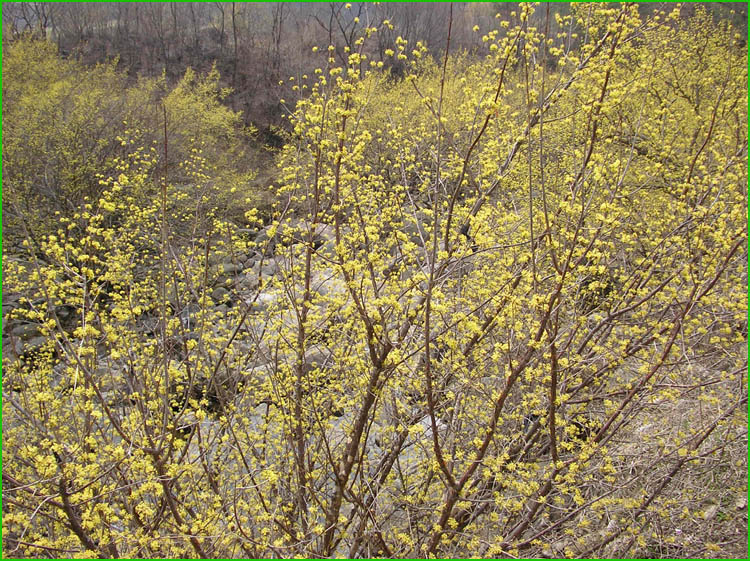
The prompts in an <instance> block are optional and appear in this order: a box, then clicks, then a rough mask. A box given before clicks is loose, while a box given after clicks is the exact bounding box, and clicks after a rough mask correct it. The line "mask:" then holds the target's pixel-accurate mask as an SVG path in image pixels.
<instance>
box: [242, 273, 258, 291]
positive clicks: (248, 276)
mask: <svg viewBox="0 0 750 561" xmlns="http://www.w3.org/2000/svg"><path fill="white" fill-rule="evenodd" d="M258 284H259V278H258V273H256V272H255V271H253V270H246V271H245V272H244V273H243V274H242V276H241V277H240V279H239V281H238V282H237V286H238V287H239V288H240V289H244V290H255V289H256V288H258Z"/></svg>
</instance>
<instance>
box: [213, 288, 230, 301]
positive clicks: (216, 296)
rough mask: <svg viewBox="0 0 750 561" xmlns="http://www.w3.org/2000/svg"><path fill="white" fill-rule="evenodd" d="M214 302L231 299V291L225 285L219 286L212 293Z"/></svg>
mask: <svg viewBox="0 0 750 561" xmlns="http://www.w3.org/2000/svg"><path fill="white" fill-rule="evenodd" d="M211 298H212V299H213V301H214V302H219V303H224V302H227V301H228V300H229V291H228V290H227V289H226V288H224V287H223V286H217V287H216V288H214V290H213V292H212V293H211Z"/></svg>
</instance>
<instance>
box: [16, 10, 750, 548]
mask: <svg viewBox="0 0 750 561" xmlns="http://www.w3.org/2000/svg"><path fill="white" fill-rule="evenodd" d="M534 10H537V14H536V17H535V18H533V21H539V13H538V11H539V10H544V8H543V7H542V8H539V7H538V6H537V7H535V6H533V5H531V4H522V5H520V7H519V9H518V11H517V12H514V14H513V16H512V20H511V21H500V22H498V28H497V30H495V31H491V32H488V34H487V35H486V38H485V43H486V45H487V51H486V53H485V56H484V58H482V59H481V60H477V59H472V58H469V57H468V56H464V55H462V56H455V57H454V56H447V55H446V56H445V58H444V59H440V60H432V59H430V57H429V55H428V54H427V51H426V49H425V48H424V46H421V45H409V44H407V43H406V42H405V41H404V40H403V39H399V40H397V42H396V45H394V48H393V50H392V56H394V57H397V58H398V60H399V61H400V62H402V63H403V65H404V67H405V68H406V69H407V70H406V71H405V73H404V76H403V79H401V78H399V77H397V76H394V75H392V74H388V73H385V72H384V71H383V70H382V69H381V68H379V65H378V64H377V63H376V64H370V61H369V60H368V59H367V57H366V46H367V41H368V40H369V39H370V37H369V36H368V35H364V36H363V37H362V38H361V40H358V42H357V43H356V45H355V47H356V48H357V49H358V50H357V49H355V50H354V51H353V52H351V53H350V57H349V63H348V65H346V66H343V67H342V66H337V64H336V61H335V59H334V58H333V57H331V58H329V59H327V61H324V62H326V63H325V64H323V65H322V66H321V68H320V69H319V70H318V71H317V72H316V73H315V75H314V76H313V78H312V79H311V80H310V81H309V83H308V84H306V85H307V86H308V87H307V91H309V92H310V94H309V96H308V97H307V98H306V99H304V100H302V101H300V102H299V103H298V104H297V106H296V109H295V110H294V111H293V113H292V114H291V116H290V119H291V123H290V124H291V127H293V134H292V135H291V139H292V141H291V142H290V143H289V144H288V145H287V146H286V147H285V148H284V150H283V152H282V153H281V155H280V158H279V170H278V177H277V180H276V182H275V196H276V207H275V214H274V217H273V221H272V222H271V223H270V224H267V225H265V226H264V227H262V229H260V230H259V232H258V233H253V234H252V235H251V236H250V235H247V233H246V232H243V231H240V230H237V229H236V227H235V226H232V225H231V224H229V223H228V222H226V221H223V220H222V216H221V213H220V212H216V211H215V210H214V209H213V208H211V205H210V204H208V202H207V203H206V204H205V205H200V204H196V205H193V206H192V207H191V206H190V205H186V204H177V203H178V202H179V201H180V198H181V197H184V194H183V193H182V192H181V191H180V189H179V188H178V186H175V185H173V184H172V183H171V182H170V181H169V178H168V177H166V178H162V182H161V183H160V187H161V190H160V197H157V198H154V199H153V200H152V201H151V202H149V203H148V204H143V203H138V202H137V201H136V200H134V199H132V198H130V197H129V195H128V191H129V189H134V190H135V191H137V190H138V189H139V187H140V185H141V183H142V182H144V181H147V180H148V179H147V178H148V177H149V172H148V170H149V169H154V166H157V161H156V157H157V156H156V154H151V155H149V154H148V153H142V152H138V151H134V152H133V153H132V155H131V156H130V159H129V160H128V159H123V160H122V161H127V162H129V163H128V164H127V165H126V164H122V163H121V165H122V166H123V169H122V170H121V172H120V174H119V175H117V174H115V175H112V177H111V178H110V179H107V180H104V183H103V184H102V194H101V196H99V197H98V198H96V199H91V200H90V201H88V202H86V203H85V204H84V205H83V206H82V207H81V208H80V209H79V210H78V211H77V212H76V213H75V214H74V215H73V217H72V218H70V219H68V220H67V221H66V222H64V223H63V224H62V227H61V228H60V230H59V231H58V232H57V233H55V234H53V235H49V236H47V237H45V238H44V240H43V242H42V243H41V244H40V246H39V248H36V250H35V251H34V252H32V253H30V254H29V256H27V257H25V258H24V259H18V258H14V259H4V275H3V276H4V292H6V290H8V289H9V290H10V292H12V293H14V294H18V295H21V296H20V299H19V304H18V305H17V306H16V307H15V311H14V312H13V314H14V315H13V316H12V319H13V318H15V319H14V321H15V322H16V324H15V327H14V329H17V331H18V335H19V337H20V336H21V335H24V336H25V334H26V333H27V331H28V330H30V329H33V330H35V331H34V333H35V334H36V333H38V334H39V337H42V340H40V341H38V345H37V346H32V345H28V340H27V343H26V344H24V345H23V346H22V347H21V350H22V351H23V352H21V353H19V354H20V355H21V356H18V357H17V358H15V359H13V357H11V356H8V357H7V358H6V353H5V352H4V353H3V397H4V399H3V420H4V426H3V452H4V454H3V498H4V501H3V535H4V539H3V548H4V553H6V554H8V555H17V556H35V555H39V554H51V555H55V556H113V557H135V556H158V557H177V556H180V557H267V556H268V557H270V556H279V557H281V556H284V557H288V556H295V557H303V556H315V557H331V556H347V557H375V556H379V557H485V556H486V557H501V556H513V557H542V556H544V557H563V556H565V557H576V558H585V557H591V556H603V557H604V556H606V557H632V556H640V557H690V556H693V557H698V556H731V555H736V554H737V552H741V551H743V550H744V549H743V548H744V547H745V545H746V518H745V519H743V516H746V508H747V503H746V495H747V455H746V441H747V378H746V373H747V315H746V314H747V309H746V302H747V301H746V286H747V222H746V208H747V189H746V185H747V127H746V123H747V114H746V111H747V104H746V100H747V50H746V47H745V46H744V45H741V44H740V42H739V39H738V37H736V35H735V32H734V31H733V30H732V29H731V27H729V26H728V25H718V24H715V23H714V22H712V21H711V20H710V18H709V17H708V16H706V14H705V12H702V11H700V10H699V11H698V12H697V14H696V15H695V16H694V17H692V18H684V17H681V16H680V12H679V8H676V9H675V10H673V11H672V12H670V13H658V12H657V13H655V14H654V15H653V16H651V17H649V18H646V19H642V18H641V16H640V15H639V13H638V10H637V8H636V7H635V6H633V5H629V4H625V5H610V4H574V5H573V6H572V8H571V12H570V14H569V15H566V16H560V21H559V22H558V25H557V28H558V29H561V30H562V31H561V32H560V33H559V34H556V33H555V34H544V33H543V30H542V29H540V28H538V27H537V26H534V25H532V24H531V21H532V18H531V16H532V14H533V12H534ZM548 18H549V16H548V15H547V16H546V17H543V18H542V21H546V20H548ZM548 23H549V21H546V23H545V26H544V27H546V28H549V26H548V25H547V24H548ZM696 46H699V47H700V48H696ZM366 68H369V70H365V69H366ZM201 162H202V159H201V156H200V155H196V156H194V158H193V159H191V160H187V161H186V163H185V166H187V167H188V168H190V169H200V166H201V165H202V163H201ZM196 173H199V177H198V176H196V179H195V182H196V185H211V180H210V179H209V178H208V176H207V174H206V175H204V174H203V172H196ZM257 216H258V214H257V212H256V211H252V210H251V211H250V212H248V214H247V217H246V220H247V221H248V222H249V223H251V224H254V227H255V228H261V226H262V224H260V223H259V222H258V220H257ZM198 223H200V224H201V225H202V226H201V227H200V228H198V227H195V229H194V231H196V232H197V231H200V232H201V234H200V235H196V236H191V235H190V232H192V231H193V230H191V225H193V224H198ZM239 255H243V256H249V255H253V256H254V257H253V258H252V260H253V263H252V265H251V266H250V267H247V263H248V259H244V260H243V259H239V257H238V256H239ZM238 261H242V262H243V263H245V265H243V267H237V268H235V267H233V265H234V264H235V263H237V262H238ZM256 261H257V262H256ZM248 269H249V270H248ZM6 286H7V287H8V289H6ZM66 306H67V307H69V308H70V310H68V308H66ZM63 312H64V314H63ZM61 314H62V315H61ZM71 318H74V319H71ZM24 325H31V326H32V327H31V328H27V327H24ZM25 330H27V331H25ZM27 349H30V350H29V352H26V351H27ZM743 501H744V502H743Z"/></svg>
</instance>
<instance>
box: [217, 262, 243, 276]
mask: <svg viewBox="0 0 750 561" xmlns="http://www.w3.org/2000/svg"><path fill="white" fill-rule="evenodd" d="M242 269H243V265H240V264H238V263H222V264H221V265H219V273H223V274H225V275H236V274H237V273H241V272H242Z"/></svg>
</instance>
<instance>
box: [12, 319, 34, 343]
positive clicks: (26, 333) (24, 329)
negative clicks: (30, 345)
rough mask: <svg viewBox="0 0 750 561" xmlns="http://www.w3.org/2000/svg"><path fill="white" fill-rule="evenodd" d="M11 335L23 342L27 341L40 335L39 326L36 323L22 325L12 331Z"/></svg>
mask: <svg viewBox="0 0 750 561" xmlns="http://www.w3.org/2000/svg"><path fill="white" fill-rule="evenodd" d="M10 333H11V335H14V336H16V337H18V338H19V339H21V340H23V341H27V340H29V339H32V338H34V337H36V336H38V335H39V326H38V325H36V324H34V323H22V324H19V325H16V326H15V327H14V328H13V329H11V331H10Z"/></svg>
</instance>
